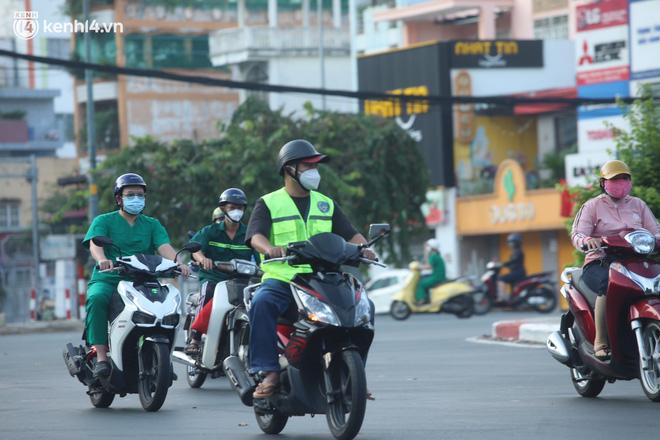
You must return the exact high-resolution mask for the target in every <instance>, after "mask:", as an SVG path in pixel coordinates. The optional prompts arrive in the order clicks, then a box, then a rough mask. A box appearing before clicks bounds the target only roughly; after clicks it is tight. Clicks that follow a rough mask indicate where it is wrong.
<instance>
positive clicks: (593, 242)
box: [584, 237, 603, 251]
mask: <svg viewBox="0 0 660 440" xmlns="http://www.w3.org/2000/svg"><path fill="white" fill-rule="evenodd" d="M584 244H585V245H586V247H587V250H588V251H593V250H594V249H598V248H599V247H601V246H602V245H603V239H602V238H597V237H589V238H587V239H586V241H585V242H584Z"/></svg>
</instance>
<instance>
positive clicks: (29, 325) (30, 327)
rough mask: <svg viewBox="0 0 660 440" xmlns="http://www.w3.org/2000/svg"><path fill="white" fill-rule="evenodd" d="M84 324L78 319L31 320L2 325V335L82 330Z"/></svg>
mask: <svg viewBox="0 0 660 440" xmlns="http://www.w3.org/2000/svg"><path fill="white" fill-rule="evenodd" d="M82 329H83V324H82V322H81V321H79V320H77V319H72V320H68V321H67V320H58V321H29V322H24V323H18V324H7V325H4V326H2V327H0V336H2V335H21V334H26V333H53V332H71V331H80V332H82Z"/></svg>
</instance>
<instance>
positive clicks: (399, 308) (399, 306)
mask: <svg viewBox="0 0 660 440" xmlns="http://www.w3.org/2000/svg"><path fill="white" fill-rule="evenodd" d="M411 313H412V310H410V306H408V304H406V303H405V302H403V301H394V302H392V305H391V306H390V315H392V318H394V319H396V320H397V321H403V320H405V319H408V317H409V316H410V314H411Z"/></svg>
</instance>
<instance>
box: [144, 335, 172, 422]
mask: <svg viewBox="0 0 660 440" xmlns="http://www.w3.org/2000/svg"><path fill="white" fill-rule="evenodd" d="M140 354H141V356H143V358H142V364H143V368H144V369H143V371H141V372H140V373H141V378H140V379H139V380H138V394H139V395H140V403H141V404H142V408H144V409H145V410H146V411H150V412H151V411H158V410H159V409H160V407H161V406H163V403H164V402H165V397H167V390H168V388H169V387H170V380H171V374H172V371H171V369H172V366H171V364H170V351H169V349H168V347H167V346H166V345H165V344H155V343H145V344H144V345H143V346H142V350H141V353H140Z"/></svg>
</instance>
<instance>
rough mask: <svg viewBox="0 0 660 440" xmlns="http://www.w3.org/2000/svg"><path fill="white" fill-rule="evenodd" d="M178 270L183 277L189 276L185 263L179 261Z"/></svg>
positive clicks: (188, 269)
mask: <svg viewBox="0 0 660 440" xmlns="http://www.w3.org/2000/svg"><path fill="white" fill-rule="evenodd" d="M179 270H180V271H181V275H183V276H184V277H186V278H188V277H189V276H190V268H189V267H188V265H187V264H183V263H179Z"/></svg>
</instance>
